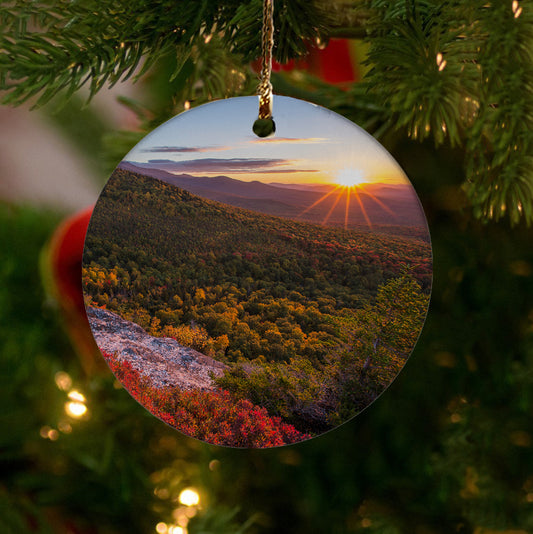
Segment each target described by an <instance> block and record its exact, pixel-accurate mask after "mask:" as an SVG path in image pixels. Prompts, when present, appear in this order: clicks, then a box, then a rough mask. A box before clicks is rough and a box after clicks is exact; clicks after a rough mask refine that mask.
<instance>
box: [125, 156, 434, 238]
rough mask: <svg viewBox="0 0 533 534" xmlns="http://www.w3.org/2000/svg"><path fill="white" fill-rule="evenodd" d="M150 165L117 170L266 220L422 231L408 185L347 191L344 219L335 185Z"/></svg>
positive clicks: (420, 213) (418, 209)
mask: <svg viewBox="0 0 533 534" xmlns="http://www.w3.org/2000/svg"><path fill="white" fill-rule="evenodd" d="M152 165H153V164H151V163H149V164H145V163H137V162H135V163H134V162H128V161H123V162H122V163H120V165H119V167H120V168H122V169H125V170H127V171H131V172H135V173H139V174H143V175H145V176H151V177H153V178H157V179H159V180H162V181H163V182H166V183H169V184H172V185H174V186H176V187H180V188H181V189H185V190H186V191H189V192H190V193H192V194H194V195H198V196H200V197H203V198H207V199H210V200H216V201H218V202H224V203H226V204H229V205H231V206H236V207H239V208H245V209H249V210H253V211H257V212H259V213H265V214H268V215H275V216H279V217H287V218H290V219H295V220H300V221H307V222H312V223H323V224H328V225H331V226H344V224H345V221H346V220H347V221H348V227H349V228H360V227H365V226H368V222H367V219H368V220H369V221H370V222H371V223H372V225H376V226H383V225H385V226H413V227H419V228H426V221H425V218H424V214H423V211H422V208H421V206H420V203H419V201H418V198H417V196H416V194H415V192H414V190H413V188H412V187H411V185H409V184H405V185H403V184H380V183H375V184H369V185H367V186H365V187H364V188H363V189H358V190H357V194H356V193H354V192H353V190H352V191H351V192H350V199H349V203H348V216H347V217H346V204H347V196H348V195H347V191H346V189H338V190H337V191H334V190H335V186H334V185H328V184H316V185H315V184H303V185H302V184H280V183H275V182H271V183H263V182H259V181H257V180H254V181H252V182H243V181H241V180H236V179H235V178H229V177H228V176H214V177H210V176H191V175H189V174H172V173H169V172H166V171H163V170H160V169H157V168H154V167H153V166H152ZM339 194H341V195H342V196H341V197H340V198H339ZM320 199H322V200H320ZM313 205H314V206H313ZM361 206H363V207H364V210H363V209H362V207H361ZM365 213H366V217H365Z"/></svg>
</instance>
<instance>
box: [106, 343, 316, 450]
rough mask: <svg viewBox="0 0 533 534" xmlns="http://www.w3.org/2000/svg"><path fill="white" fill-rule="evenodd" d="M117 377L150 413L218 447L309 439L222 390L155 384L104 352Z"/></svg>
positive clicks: (268, 444) (271, 444)
mask: <svg viewBox="0 0 533 534" xmlns="http://www.w3.org/2000/svg"><path fill="white" fill-rule="evenodd" d="M104 357H105V359H106V360H107V362H108V364H109V366H110V367H111V369H112V371H113V373H114V374H115V376H116V377H117V378H118V379H119V380H120V382H121V383H122V385H123V386H124V387H125V388H126V389H127V390H128V391H129V392H130V394H131V395H132V396H133V397H134V398H135V399H136V400H137V401H138V402H140V403H141V404H142V405H143V406H144V407H145V408H146V409H147V410H148V411H150V412H151V413H153V414H154V415H155V416H156V417H159V418H160V419H161V420H162V421H164V422H165V423H167V424H169V425H171V426H173V427H175V428H176V429H178V430H179V431H180V432H183V433H184V434H187V435H188V436H191V437H193V438H197V439H200V440H202V441H207V442H209V443H212V444H215V445H225V446H228V447H254V448H263V447H276V446H280V445H286V444H289V443H295V442H297V441H302V440H305V439H309V438H310V437H311V436H310V435H308V434H303V433H301V432H298V431H297V430H296V429H295V428H294V427H293V426H292V425H288V424H286V423H283V422H282V420H281V418H280V417H270V416H269V415H268V413H267V411H266V409H265V408H261V407H259V406H255V405H253V404H252V403H251V402H250V401H248V400H246V399H239V400H237V399H235V398H234V397H233V396H232V395H231V394H230V393H228V392H227V391H223V390H218V391H200V390H192V391H185V390H182V389H180V388H177V387H174V388H156V387H154V386H152V385H150V383H149V381H148V380H147V379H146V378H145V377H143V375H142V374H141V373H139V371H137V370H136V369H134V368H133V367H132V365H131V363H130V362H128V361H120V360H118V359H117V358H115V357H114V356H113V355H111V354H108V353H104Z"/></svg>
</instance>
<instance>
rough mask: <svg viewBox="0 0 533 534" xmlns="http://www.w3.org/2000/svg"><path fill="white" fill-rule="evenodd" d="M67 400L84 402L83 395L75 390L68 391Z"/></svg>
mask: <svg viewBox="0 0 533 534" xmlns="http://www.w3.org/2000/svg"><path fill="white" fill-rule="evenodd" d="M68 398H69V399H70V400H73V401H76V402H85V395H83V394H82V393H80V392H79V391H78V390H76V389H73V390H72V391H69V394H68Z"/></svg>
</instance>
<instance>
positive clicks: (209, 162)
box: [131, 158, 317, 174]
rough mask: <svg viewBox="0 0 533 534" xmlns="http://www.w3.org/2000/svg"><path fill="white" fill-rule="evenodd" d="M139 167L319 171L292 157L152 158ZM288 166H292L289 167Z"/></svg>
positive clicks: (203, 170) (194, 170) (184, 170)
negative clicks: (300, 164) (176, 159)
mask: <svg viewBox="0 0 533 534" xmlns="http://www.w3.org/2000/svg"><path fill="white" fill-rule="evenodd" d="M131 163H134V164H135V165H137V166H138V167H144V168H146V169H154V168H155V169H159V170H163V171H167V172H170V173H173V174H180V173H195V174H198V173H208V174H215V173H216V174H223V173H231V174H240V173H242V174H249V173H295V172H317V171H316V169H300V168H297V166H295V164H296V163H297V161H295V160H290V159H250V158H228V159H224V158H205V159H191V160H184V161H173V160H170V159H152V160H149V161H148V162H147V163H137V162H134V161H132V162H131ZM287 166H291V167H289V168H287Z"/></svg>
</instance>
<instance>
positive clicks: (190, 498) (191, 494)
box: [178, 488, 200, 506]
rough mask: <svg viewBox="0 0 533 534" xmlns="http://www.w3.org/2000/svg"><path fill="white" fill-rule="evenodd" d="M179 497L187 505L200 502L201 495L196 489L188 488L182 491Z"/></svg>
mask: <svg viewBox="0 0 533 534" xmlns="http://www.w3.org/2000/svg"><path fill="white" fill-rule="evenodd" d="M178 499H179V501H180V503H181V504H184V505H185V506H196V505H197V504H198V503H199V502H200V495H198V492H197V491H196V490H194V489H192V488H186V489H184V490H183V491H182V492H181V493H180V496H179V497H178Z"/></svg>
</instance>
